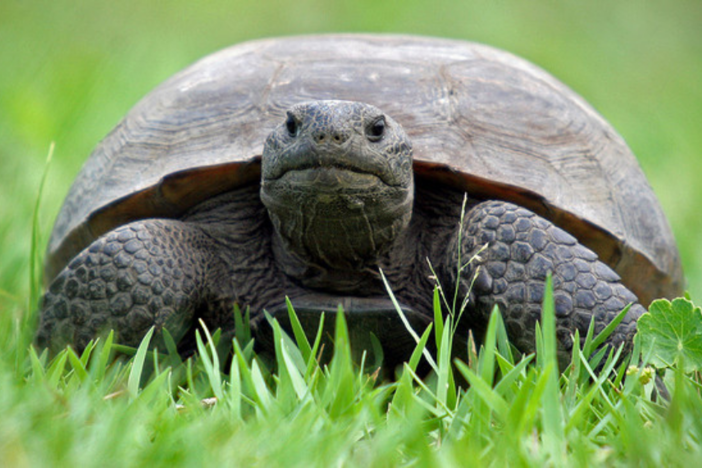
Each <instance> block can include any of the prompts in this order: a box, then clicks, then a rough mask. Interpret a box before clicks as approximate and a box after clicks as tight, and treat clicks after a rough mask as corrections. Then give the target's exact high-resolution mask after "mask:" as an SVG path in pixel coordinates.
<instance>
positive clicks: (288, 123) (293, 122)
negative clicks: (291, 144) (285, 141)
mask: <svg viewBox="0 0 702 468" xmlns="http://www.w3.org/2000/svg"><path fill="white" fill-rule="evenodd" d="M285 129H286V130H287V131H288V134H289V135H290V136H291V137H296V136H297V132H298V131H299V126H298V123H297V119H296V118H295V116H293V115H292V114H291V113H290V112H288V118H287V119H285Z"/></svg>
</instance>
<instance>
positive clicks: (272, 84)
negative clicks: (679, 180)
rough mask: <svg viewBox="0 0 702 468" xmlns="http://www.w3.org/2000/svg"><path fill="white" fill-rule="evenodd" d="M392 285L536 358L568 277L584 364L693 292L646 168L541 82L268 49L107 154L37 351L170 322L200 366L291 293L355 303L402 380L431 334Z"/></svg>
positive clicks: (425, 63) (221, 73) (507, 63)
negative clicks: (611, 328)
mask: <svg viewBox="0 0 702 468" xmlns="http://www.w3.org/2000/svg"><path fill="white" fill-rule="evenodd" d="M464 196H465V197H466V199H465V210H464V211H465V212H464V213H462V205H463V203H464ZM462 214H463V216H462ZM481 249H482V251H481ZM479 251H481V252H480V253H479V255H477V256H476V258H474V259H473V262H471V263H469V264H468V265H467V266H465V267H464V265H463V263H465V262H466V261H467V259H470V258H471V257H473V256H475V255H476V253H478V252H479ZM459 261H460V262H461V265H459V264H458V262H459ZM459 267H460V268H459ZM380 270H382V271H383V272H384V274H385V275H386V277H387V280H388V283H389V285H390V286H391V287H392V289H393V291H394V294H395V296H396V298H397V300H398V302H399V303H400V305H401V307H402V308H403V310H404V312H405V315H406V316H407V317H408V319H409V321H410V323H411V324H412V326H413V327H414V328H415V329H423V327H425V326H426V325H427V324H428V323H430V322H431V320H432V318H433V312H432V295H433V294H432V292H433V289H434V287H435V284H436V282H437V281H438V282H439V283H440V284H441V285H442V287H443V289H444V290H445V291H454V290H455V289H456V288H457V289H458V291H459V294H460V295H461V296H462V297H463V296H466V295H467V296H466V297H467V298H468V305H467V309H466V310H465V313H464V314H463V316H462V319H461V323H460V324H459V326H460V330H464V331H465V330H469V329H470V330H472V331H473V333H474V334H475V336H476V337H477V338H478V339H479V338H480V333H481V331H483V330H484V327H485V325H486V321H487V317H488V315H489V313H490V311H491V310H492V309H493V307H494V306H495V305H498V306H499V308H500V310H501V312H502V315H503V317H504V320H505V323H506V327H507V330H508V334H509V337H510V339H511V341H512V343H513V344H514V345H515V346H516V347H517V348H518V349H520V350H521V351H523V352H531V351H533V350H534V325H535V323H536V321H537V320H538V319H539V317H540V306H541V302H542V298H543V293H544V284H545V280H546V278H547V275H548V274H549V272H550V273H551V274H552V278H553V287H554V298H555V310H556V320H557V336H558V342H559V350H560V351H559V352H560V353H561V357H562V358H563V359H565V360H567V357H568V353H569V351H570V349H571V348H572V345H573V343H572V340H573V333H574V332H575V331H576V330H578V331H579V332H580V336H581V337H584V336H585V334H586V330H587V328H588V326H589V324H590V322H591V320H594V323H595V328H596V330H597V331H599V330H601V329H602V328H603V327H604V326H606V325H607V324H608V323H609V322H610V321H611V320H612V319H613V318H614V317H615V316H616V315H617V314H618V313H619V312H620V311H621V310H622V309H623V308H624V307H625V306H626V305H627V304H629V303H633V305H632V307H631V308H630V310H629V312H628V314H627V316H626V317H625V319H624V320H623V322H622V323H621V324H620V325H619V326H618V328H617V329H616V330H615V332H614V333H613V334H612V335H611V337H610V339H609V342H608V345H611V346H616V345H619V344H622V343H624V344H626V343H629V342H630V340H631V337H632V335H633V333H634V330H635V324H636V320H637V318H638V317H639V316H640V315H641V314H642V313H643V312H644V307H643V306H645V305H647V304H648V303H649V302H650V301H651V300H652V299H653V298H656V297H663V296H668V297H670V296H675V295H678V294H680V293H681V288H682V282H683V277H682V271H681V267H680V260H679V255H678V252H677V248H676V246H675V241H674V239H673V236H672V234H671V230H670V228H669V225H668V223H667V221H666V218H665V216H664V214H663V212H662V210H661V207H660V206H659V203H658V201H657V199H656V197H655V195H654V194H653V192H652V190H651V188H650V187H649V185H648V183H647V181H646V179H645V177H644V175H643V173H642V171H641V169H640V168H639V166H638V164H637V162H636V159H635V157H634V156H633V155H632V153H631V151H630V150H629V149H628V147H627V146H626V144H625V143H624V141H623V140H622V138H621V137H620V136H619V135H617V133H615V131H614V130H613V129H612V128H611V127H610V125H608V124H607V122H605V121H604V120H603V118H602V117H601V116H599V115H598V114H597V113H596V112H595V111H594V110H593V109H592V108H591V107H590V106H589V105H588V104H586V103H585V102H584V101H583V99H582V98H580V97H579V96H577V95H575V94H574V93H573V91H571V90H570V89H568V88H567V87H566V86H564V85H563V84H561V83H560V82H558V81H557V80H555V79H554V78H553V77H551V76H550V75H549V74H547V73H546V72H544V71H543V70H541V69H539V68H537V67H535V66H534V65H531V64H529V63H527V62H526V61H524V60H522V59H519V58H517V57H515V56H513V55H510V54H508V53H505V52H502V51H499V50H495V49H493V48H490V47H486V46H483V45H478V44H472V43H468V42H462V41H453V40H441V39H432V38H423V37H410V36H385V35H383V36H375V35H328V36H310V37H294V38H282V39H270V40H260V41H254V42H247V43H244V44H241V45H236V46H234V47H231V48H228V49H225V50H223V51H221V52H218V53H215V54H213V55H210V56H208V57H206V58H204V59H202V60H201V61H199V62H197V63H195V64H194V65H192V66H190V67H189V68H187V69H185V70H183V71H181V72H180V73H178V74H177V75H175V76H174V77H172V78H171V79H169V80H168V81H166V82H165V83H163V84H162V85H160V86H159V87H158V88H156V89H155V90H154V91H153V92H151V93H150V94H148V95H147V96H146V97H145V98H144V99H143V100H142V101H141V102H139V103H138V104H137V105H136V106H135V107H134V108H133V109H132V110H131V111H130V112H129V113H128V114H127V116H126V117H125V118H124V120H122V121H121V123H119V125H117V127H116V128H115V129H114V130H113V131H112V132H111V133H110V134H109V135H108V136H107V137H106V138H105V139H104V140H103V141H102V142H101V143H100V144H99V146H98V147H97V148H96V149H95V151H94V152H93V154H92V155H91V157H90V159H88V161H87V162H86V164H85V166H84V167H83V169H82V171H81V173H80V174H79V175H78V177H77V179H76V181H75V183H74V184H73V187H72V188H71V190H70V192H69V194H68V196H67V198H66V201H65V204H64V205H63V208H62V209H61V212H60V213H59V215H58V219H57V220H56V224H55V227H54V230H53V234H52V236H51V239H50V242H49V247H48V255H47V262H46V278H47V280H48V281H49V284H50V286H49V287H48V290H47V292H46V295H45V298H44V302H43V306H42V310H41V318H40V324H39V330H38V333H37V343H38V345H39V346H42V347H48V348H49V349H50V350H51V351H52V352H56V351H57V350H59V349H61V348H63V347H65V346H66V345H67V344H71V345H73V346H74V347H76V348H78V349H80V348H82V347H84V346H85V345H86V344H87V343H88V342H89V340H91V339H93V338H95V337H96V336H98V335H99V334H100V333H103V332H105V331H106V330H109V329H113V330H114V331H115V333H116V336H117V339H118V341H119V342H120V343H123V344H126V345H135V344H138V343H139V341H140V340H141V339H142V338H143V336H144V335H145V333H146V332H147V331H148V330H149V329H150V328H151V327H152V326H155V327H156V329H157V330H160V329H161V328H163V327H165V328H167V329H168V331H169V332H170V333H171V335H172V336H173V337H174V339H175V340H176V342H177V343H179V351H181V352H183V353H187V352H188V350H189V349H192V345H193V339H192V335H193V331H194V330H195V329H196V328H197V327H198V326H199V325H198V323H199V321H200V320H202V321H204V323H205V324H206V325H207V326H208V327H209V328H210V329H215V328H221V329H222V330H223V332H225V333H228V334H230V335H231V333H233V329H234V318H233V313H232V309H233V306H234V305H238V306H240V307H242V308H243V307H249V308H250V311H251V317H252V325H253V328H254V331H256V333H257V334H258V335H257V337H258V338H259V339H258V340H257V342H258V343H259V345H260V346H263V347H264V348H265V347H266V346H270V344H271V341H270V336H269V335H270V334H269V333H268V332H265V331H264V330H266V329H269V328H270V327H269V326H268V324H267V321H266V320H265V319H264V318H262V317H264V313H263V312H264V311H267V312H268V313H270V314H271V315H272V316H274V317H279V318H281V319H282V318H283V317H284V316H287V312H286V306H285V298H286V297H288V298H289V299H290V301H291V302H292V304H293V305H294V306H295V308H296V310H297V312H298V314H299V315H300V317H301V320H302V321H303V323H304V324H306V326H308V327H312V328H315V327H316V320H318V319H319V315H320V313H321V312H322V311H326V312H332V313H333V312H334V311H336V310H337V307H338V306H339V305H341V306H342V307H343V309H344V310H345V314H346V316H347V321H348V323H349V328H350V333H351V335H352V342H353V343H354V344H353V345H352V346H355V347H358V346H361V347H363V346H367V345H368V344H369V339H368V336H370V333H372V334H374V335H375V336H376V337H377V338H378V340H379V342H380V343H381V345H382V346H383V351H384V356H385V359H386V363H388V365H393V364H397V363H399V362H402V360H404V359H406V358H407V357H408V354H409V353H410V352H411V350H412V348H413V346H414V342H413V340H412V338H411V337H410V335H409V334H408V333H407V332H406V330H405V327H404V326H403V324H402V322H400V320H399V318H398V313H397V312H396V311H395V309H394V307H393V305H392V303H391V300H390V298H389V295H388V293H387V291H386V288H385V286H384V284H383V282H382V279H381V276H380V274H379V271H380ZM434 274H435V276H434ZM364 337H366V338H364Z"/></svg>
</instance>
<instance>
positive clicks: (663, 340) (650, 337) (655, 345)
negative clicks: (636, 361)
mask: <svg viewBox="0 0 702 468" xmlns="http://www.w3.org/2000/svg"><path fill="white" fill-rule="evenodd" d="M648 310H649V311H648V313H645V314H643V315H642V316H641V318H640V319H639V322H638V333H637V338H636V339H637V340H639V341H640V344H641V352H642V355H643V356H650V363H651V364H652V365H654V366H655V367H658V368H663V367H669V366H671V365H673V364H677V365H678V366H682V369H683V371H684V372H694V371H699V370H700V369H702V314H701V313H700V308H699V307H695V305H694V304H693V303H692V302H690V301H689V300H687V299H683V298H678V299H675V300H673V302H670V301H667V300H665V299H659V300H656V301H653V302H652V303H651V306H650V307H649V309H648Z"/></svg>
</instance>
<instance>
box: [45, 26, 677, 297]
mask: <svg viewBox="0 0 702 468" xmlns="http://www.w3.org/2000/svg"><path fill="white" fill-rule="evenodd" d="M319 99H341V100H352V101H363V102H366V103H370V104H373V105H375V106H377V107H379V108H381V109H383V110H384V111H385V112H387V113H388V114H389V115H391V116H392V117H393V118H394V119H395V120H397V121H398V122H399V123H400V124H402V125H403V127H404V128H405V131H406V132H407V134H408V135H409V137H410V138H411V140H412V142H413V145H414V168H415V173H416V174H417V175H418V176H420V177H429V178H433V179H434V180H435V181H436V182H437V183H441V184H446V185H450V186H452V187H455V188H457V189H459V190H465V191H467V192H468V193H469V194H470V195H471V196H474V197H477V198H486V199H487V198H495V199H501V200H506V201H511V202H514V203H517V204H520V205H522V206H525V207H527V208H529V209H531V210H532V211H534V212H536V213H538V214H539V215H541V216H544V217H546V218H547V219H549V220H551V221H552V222H554V223H555V224H556V225H558V226H560V227H562V228H564V229H565V230H567V231H568V232H570V233H571V234H573V235H574V236H575V237H577V238H578V239H579V241H580V242H581V243H583V244H585V245H586V246H588V247H590V248H591V249H592V250H594V251H595V252H596V253H597V254H598V255H599V256H600V258H601V259H602V260H603V261H604V262H605V263H607V264H609V265H610V266H611V267H612V268H613V269H614V270H615V271H616V272H617V273H619V275H620V276H621V277H622V280H623V282H624V283H625V285H626V286H627V287H629V288H630V289H631V290H632V291H633V292H634V293H635V294H637V295H638V296H639V299H640V300H641V302H642V303H643V304H644V305H646V304H648V303H649V302H650V301H651V300H652V299H654V298H656V297H661V296H675V295H679V294H680V293H681V289H682V283H683V277H682V270H681V266H680V258H679V254H678V251H677V248H676V245H675V240H674V238H673V235H672V232H671V229H670V227H669V225H668V222H667V220H666V218H665V215H664V214H663V211H662V209H661V207H660V205H659V203H658V200H657V199H656V196H655V195H654V193H653V192H652V190H651V188H650V186H649V184H648V182H647V181H646V178H645V176H644V174H643V172H642V171H641V169H640V167H639V165H638V164H637V161H636V158H635V157H634V155H633V154H632V153H631V151H630V150H629V148H628V147H627V145H626V144H625V142H624V141H623V139H622V138H621V137H620V136H619V135H618V134H617V133H616V132H615V131H614V130H613V129H612V127H611V126H610V125H609V124H608V123H607V122H606V121H605V120H604V119H603V118H602V117H601V116H600V115H599V114H597V113H596V112H595V111H594V110H593V109H592V108H591V107H590V106H589V105H588V104H587V103H586V102H585V101H584V100H583V99H582V98H581V97H579V96H577V95H576V94H575V93H574V92H573V91H572V90H570V89H569V88H567V87H566V86H565V85H563V84H562V83H560V82H559V81H557V80H556V79H554V78H553V77H552V76H550V75H549V74H548V73H546V72H544V71H543V70H541V69H539V68H538V67H536V66H534V65H532V64H530V63H528V62H526V61H524V60H522V59H520V58H517V57H515V56H513V55H511V54H509V53H506V52H503V51H499V50H496V49H493V48H490V47H487V46H484V45H479V44H474V43H469V42H463V41H455V40H443V39H433V38H425V37H412V36H389V35H322V36H306V37H292V38H291V37H286V38H278V39H268V40H258V41H252V42H247V43H243V44H240V45H235V46H233V47H230V48H227V49H225V50H222V51H220V52H217V53H215V54H212V55H210V56H208V57H206V58H204V59H202V60H200V61H198V62H197V63H195V64H193V65H192V66H190V67H188V68H186V69H185V70H183V71H181V72H180V73H178V74H176V75H175V76H173V77H172V78H170V79H169V80H167V81H166V82H164V83H163V84H161V85H160V86H159V87H157V88H156V89H155V90H154V91H152V92H151V93H150V94H148V95H147V96H146V97H145V98H143V99H142V100H141V101H140V102H139V103H138V104H137V105H136V106H135V107H134V108H133V109H132V110H131V111H130V112H129V113H128V114H127V116H126V117H125V118H124V119H123V120H122V121H121V122H120V123H119V124H118V125H117V127H116V128H115V129H114V130H113V131H112V132H111V133H110V134H109V135H108V136H107V137H106V138H105V139H104V140H103V141H102V142H101V143H100V144H99V145H98V147H97V148H96V149H95V150H94V152H93V153H92V155H91V156H90V158H89V159H88V161H87V162H86V163H85V166H84V167H83V169H82V171H81V172H80V174H79V175H78V177H77V179H76V181H75V182H74V184H73V186H72V188H71V190H70V192H69V194H68V196H67V198H66V201H65V203H64V205H63V208H62V209H61V211H60V213H59V215H58V218H57V220H56V224H55V227H54V230H53V233H52V236H51V239H50V242H49V248H48V255H47V263H46V279H47V281H50V280H51V279H53V277H55V275H57V274H58V272H59V271H60V270H61V269H62V268H63V267H64V266H65V265H66V264H67V262H68V261H69V260H70V259H71V258H72V257H74V256H75V255H76V254H77V253H78V252H80V251H81V250H82V249H84V248H85V247H86V246H88V245H89V244H90V243H91V242H92V241H93V240H95V239H96V238H97V237H98V236H100V235H101V234H104V233H105V232H107V231H109V230H111V229H114V228H115V227H117V226H119V225H122V224H125V223H127V222H130V221H133V220H136V219H142V218H149V217H171V218H172V217H178V216H179V215H181V214H182V213H183V212H185V211H186V210H188V209H189V208H191V207H192V206H194V205H196V204H198V203H200V202H202V201H203V200H206V199H208V198H210V197H212V196H215V195H217V194H220V193H222V192H225V191H228V190H231V189H232V188H235V187H238V186H242V185H245V184H252V183H258V180H259V177H260V156H261V153H262V148H263V144H264V141H265V138H266V136H267V135H268V133H269V132H270V131H271V130H272V129H273V128H274V127H275V126H276V125H278V124H279V123H280V122H281V121H282V119H283V118H284V115H285V111H286V110H287V109H288V108H289V107H290V106H291V105H293V104H295V103H299V102H302V101H308V100H319Z"/></svg>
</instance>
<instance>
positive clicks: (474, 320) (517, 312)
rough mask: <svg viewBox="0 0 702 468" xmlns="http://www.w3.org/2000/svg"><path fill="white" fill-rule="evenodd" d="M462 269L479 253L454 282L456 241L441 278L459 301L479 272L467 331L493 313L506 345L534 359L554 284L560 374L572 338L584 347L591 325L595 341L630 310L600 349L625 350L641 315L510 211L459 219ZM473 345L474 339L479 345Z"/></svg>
mask: <svg viewBox="0 0 702 468" xmlns="http://www.w3.org/2000/svg"><path fill="white" fill-rule="evenodd" d="M461 244H462V245H461V246H460V248H461V250H462V256H463V259H462V260H463V261H467V259H469V258H470V256H472V255H473V254H475V253H476V252H478V251H479V250H480V248H481V247H483V246H487V247H486V248H485V250H484V251H483V252H482V253H480V260H479V261H477V262H475V264H473V265H471V267H470V268H468V269H467V270H468V271H464V273H463V274H462V275H461V277H460V278H458V279H457V278H456V271H457V265H456V258H457V253H458V249H459V246H458V234H457V233H456V235H455V236H454V238H453V242H452V243H451V245H449V246H448V251H447V252H446V262H445V264H444V268H443V269H442V270H443V275H444V276H448V277H449V278H450V279H451V280H452V281H451V283H453V284H454V285H455V282H456V280H458V283H459V288H460V290H462V292H463V293H464V294H465V293H467V292H468V291H469V289H470V285H471V281H472V279H473V273H474V272H475V271H476V268H477V267H478V265H479V266H480V269H479V272H478V275H477V278H476V280H475V284H474V285H473V290H472V291H471V292H470V294H471V300H470V305H469V306H468V310H467V311H466V314H465V315H466V317H464V320H465V321H467V325H468V326H469V327H472V328H476V329H477V330H482V329H483V328H484V327H485V325H486V323H487V320H488V315H489V313H490V311H491V310H492V309H493V307H494V306H495V305H497V306H499V308H500V310H501V312H502V316H503V318H504V320H505V325H506V327H507V332H508V334H509V338H510V340H511V342H512V344H514V345H515V346H516V347H517V348H518V349H520V350H521V351H523V352H533V351H535V349H534V346H535V341H534V340H535V335H534V329H535V324H536V321H537V320H540V319H541V305H542V301H543V293H544V287H545V281H546V277H547V275H548V273H549V272H550V273H551V274H552V277H553V293H554V300H555V312H556V327H557V337H558V345H559V362H560V364H561V367H565V365H566V364H567V363H568V362H570V358H571V352H572V346H573V342H572V336H573V334H574V333H575V331H576V330H578V331H579V332H580V337H581V339H582V340H584V338H585V336H586V334H587V330H588V327H589V326H590V321H591V320H592V319H594V321H595V333H599V332H600V331H602V329H603V328H604V327H605V326H606V325H607V324H608V323H610V322H611V321H612V320H613V319H614V318H615V317H616V316H617V314H619V313H620V312H621V311H622V309H623V308H624V307H625V306H626V305H627V304H630V303H633V305H632V307H631V308H630V309H629V312H628V313H627V315H626V317H625V318H624V320H623V321H622V323H621V324H620V325H619V326H618V327H617V328H616V330H615V331H614V333H612V335H610V337H609V339H608V341H607V343H606V344H607V345H612V346H615V347H616V346H619V345H620V344H625V345H626V346H627V347H628V346H630V345H631V340H632V338H633V335H634V333H635V329H636V320H637V319H638V317H640V316H641V314H642V313H643V312H645V310H644V308H643V307H642V306H641V305H640V304H638V303H637V298H636V296H635V295H634V294H633V293H631V292H630V291H629V290H628V289H627V288H626V287H625V286H624V285H623V284H622V283H621V280H620V278H619V276H618V275H617V274H616V273H615V272H614V271H612V269H610V268H609V267H608V266H607V265H605V264H604V263H602V262H601V261H599V259H598V257H597V255H596V254H595V253H594V252H592V251H591V250H589V249H588V248H586V247H585V246H583V245H581V244H579V243H578V241H577V240H576V239H575V238H574V237H573V236H571V235H570V234H568V233H567V232H565V231H564V230H562V229H560V228H559V227H557V226H555V225H554V224H553V223H551V222H550V221H548V220H546V219H544V218H541V217H540V216H537V215H536V214H534V213H533V212H531V211H529V210H527V209H525V208H522V207H519V206H517V205H514V204H511V203H505V202H501V201H488V202H483V203H480V204H478V205H476V206H475V207H474V208H472V209H471V210H470V211H469V212H468V213H466V216H465V220H464V226H463V235H462V242H461ZM478 338H480V337H478Z"/></svg>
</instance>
